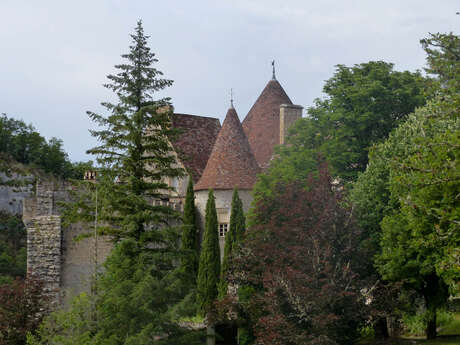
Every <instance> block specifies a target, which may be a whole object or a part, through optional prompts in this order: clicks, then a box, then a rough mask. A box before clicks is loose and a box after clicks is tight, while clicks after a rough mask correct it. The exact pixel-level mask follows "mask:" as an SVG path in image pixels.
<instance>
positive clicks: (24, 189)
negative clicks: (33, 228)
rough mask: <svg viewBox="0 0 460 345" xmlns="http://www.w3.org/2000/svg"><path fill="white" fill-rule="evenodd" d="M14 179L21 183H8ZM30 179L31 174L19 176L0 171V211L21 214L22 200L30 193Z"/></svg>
mask: <svg viewBox="0 0 460 345" xmlns="http://www.w3.org/2000/svg"><path fill="white" fill-rule="evenodd" d="M14 181H16V182H17V183H18V184H23V185H22V186H12V185H9V183H11V182H14ZM29 181H30V183H29ZM32 181H33V177H32V176H21V175H18V174H14V173H13V174H8V175H7V174H6V173H4V172H0V211H2V212H5V213H8V214H12V215H21V214H22V205H23V200H24V199H25V198H28V197H30V195H31V194H32V189H33V185H32Z"/></svg>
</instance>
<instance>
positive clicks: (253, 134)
mask: <svg viewBox="0 0 460 345" xmlns="http://www.w3.org/2000/svg"><path fill="white" fill-rule="evenodd" d="M281 104H292V102H291V100H290V99H289V97H288V95H287V94H286V92H285V91H284V90H283V87H282V86H281V84H280V83H279V82H278V80H276V79H272V80H270V81H269V82H268V84H267V86H265V89H264V90H263V91H262V93H261V94H260V96H259V98H257V101H256V102H255V103H254V105H253V106H252V108H251V110H249V113H248V115H247V116H246V118H245V119H244V121H243V129H244V132H245V134H246V137H247V138H248V141H249V145H250V146H251V149H252V152H253V153H254V156H255V158H256V160H257V163H258V164H259V166H260V167H262V168H266V167H267V166H268V164H269V162H270V159H271V158H272V155H273V147H274V146H275V145H279V143H280V105H281Z"/></svg>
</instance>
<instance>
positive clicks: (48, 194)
mask: <svg viewBox="0 0 460 345" xmlns="http://www.w3.org/2000/svg"><path fill="white" fill-rule="evenodd" d="M69 188H70V185H67V184H65V183H62V182H43V181H42V182H39V183H37V186H36V192H35V194H33V195H32V196H31V197H29V198H26V199H25V200H24V207H23V221H24V224H25V225H26V228H27V272H28V274H29V275H30V276H33V277H36V278H38V279H40V280H41V281H43V283H44V289H45V291H47V292H48V294H49V296H50V297H51V303H52V304H54V305H68V303H69V302H70V299H71V298H72V297H73V296H75V295H77V294H79V293H81V292H88V293H90V292H91V281H92V277H93V274H94V273H95V263H96V260H95V239H94V237H89V238H83V239H80V240H78V241H77V240H76V238H77V237H78V236H79V235H82V234H83V233H92V224H75V225H72V226H70V227H67V228H63V227H62V222H61V216H60V205H59V202H61V201H68V200H69ZM97 248H98V260H97V261H98V266H100V265H102V263H103V262H104V261H105V259H106V258H107V256H108V254H109V253H110V251H111V248H112V245H111V243H110V241H109V240H108V239H107V238H103V237H101V238H99V239H98V246H97Z"/></svg>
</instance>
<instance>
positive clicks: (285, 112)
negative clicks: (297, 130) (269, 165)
mask: <svg viewBox="0 0 460 345" xmlns="http://www.w3.org/2000/svg"><path fill="white" fill-rule="evenodd" d="M302 110H303V107H302V106H300V105H294V104H281V105H280V142H279V144H280V145H283V144H284V143H285V142H286V137H287V134H288V130H289V128H290V127H291V126H292V125H293V124H294V122H296V121H297V120H298V119H300V118H301V117H302Z"/></svg>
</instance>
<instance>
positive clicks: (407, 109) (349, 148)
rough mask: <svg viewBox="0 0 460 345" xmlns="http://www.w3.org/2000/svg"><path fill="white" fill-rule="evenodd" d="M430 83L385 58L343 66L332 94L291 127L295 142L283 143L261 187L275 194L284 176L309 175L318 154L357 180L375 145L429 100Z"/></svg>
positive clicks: (327, 89)
mask: <svg viewBox="0 0 460 345" xmlns="http://www.w3.org/2000/svg"><path fill="white" fill-rule="evenodd" d="M425 82H426V81H425V79H424V78H423V77H422V76H421V74H420V73H419V72H416V73H411V72H408V71H405V72H399V71H394V70H393V64H391V63H386V62H383V61H370V62H367V63H362V64H358V65H354V66H353V67H347V66H344V65H337V66H336V72H335V73H334V75H333V76H332V77H331V78H330V79H329V80H327V81H326V83H325V85H324V87H323V92H324V93H325V94H326V97H325V98H324V99H316V100H315V105H314V106H313V107H311V108H309V109H308V116H307V117H306V118H303V119H301V120H299V121H297V123H296V124H295V125H294V126H293V128H292V129H291V130H290V136H289V138H288V143H289V144H290V145H285V146H282V147H279V148H278V154H279V156H280V159H277V160H274V161H272V163H271V167H270V169H269V172H270V173H269V174H267V175H265V176H264V177H262V178H261V179H260V180H259V182H258V184H257V185H256V191H260V192H261V193H262V194H260V195H261V197H262V196H263V197H269V193H270V191H272V190H273V187H274V185H275V184H276V183H277V182H278V181H279V180H280V179H282V180H284V181H293V180H295V179H303V178H306V177H307V176H308V174H309V173H310V172H311V171H312V170H313V169H315V167H316V165H315V157H316V154H317V153H321V155H322V156H323V157H324V158H325V159H326V160H327V161H328V162H329V163H330V169H331V174H332V175H333V176H338V177H340V178H342V179H344V180H346V181H354V180H356V178H357V175H358V173H359V172H362V171H364V170H365V169H366V165H367V162H368V158H367V156H368V150H369V148H370V147H371V146H372V145H373V144H374V143H377V142H381V141H383V140H385V139H386V138H387V136H388V134H389V133H390V132H391V130H392V129H393V128H395V127H397V126H398V125H399V124H400V123H402V122H403V121H404V120H405V118H406V117H407V115H408V114H410V113H411V112H413V111H414V109H415V108H416V107H418V106H421V105H423V104H424V103H425V98H424V96H423V88H424V85H425ZM258 195H259V194H258V193H257V192H256V198H257V197H258Z"/></svg>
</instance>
